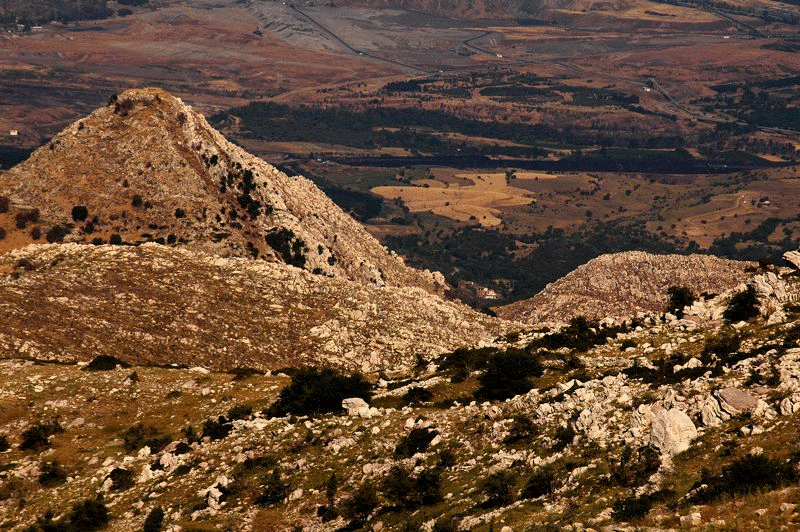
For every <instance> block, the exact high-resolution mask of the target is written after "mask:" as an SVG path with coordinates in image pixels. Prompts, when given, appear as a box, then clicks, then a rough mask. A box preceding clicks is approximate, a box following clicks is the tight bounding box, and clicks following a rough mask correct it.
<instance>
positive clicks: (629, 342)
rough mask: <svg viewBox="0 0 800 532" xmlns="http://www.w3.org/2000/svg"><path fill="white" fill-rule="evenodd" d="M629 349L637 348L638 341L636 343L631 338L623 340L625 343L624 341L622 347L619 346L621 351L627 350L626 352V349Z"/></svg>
mask: <svg viewBox="0 0 800 532" xmlns="http://www.w3.org/2000/svg"><path fill="white" fill-rule="evenodd" d="M629 347H636V341H634V340H631V339H630V338H626V339H625V340H623V341H622V343H621V344H620V346H619V350H620V351H625V350H626V349H628V348H629Z"/></svg>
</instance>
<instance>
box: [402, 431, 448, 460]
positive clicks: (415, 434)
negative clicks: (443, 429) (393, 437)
mask: <svg viewBox="0 0 800 532" xmlns="http://www.w3.org/2000/svg"><path fill="white" fill-rule="evenodd" d="M437 434H438V432H436V431H435V430H433V429H429V428H415V429H411V432H409V433H408V434H406V436H405V437H404V438H403V439H402V440H400V443H398V444H397V447H395V449H394V454H396V455H397V456H400V457H402V458H411V457H412V456H414V455H415V454H417V453H421V452H424V451H425V450H426V449H427V448H428V445H430V443H431V441H433V439H434V438H435V437H436V435H437Z"/></svg>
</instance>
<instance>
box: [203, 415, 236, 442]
mask: <svg viewBox="0 0 800 532" xmlns="http://www.w3.org/2000/svg"><path fill="white" fill-rule="evenodd" d="M232 430H233V425H231V424H230V423H228V422H227V421H226V420H225V418H224V417H222V416H220V417H219V418H218V419H216V420H215V419H206V420H205V421H204V422H203V438H206V437H207V438H211V441H217V440H221V439H223V438H227V437H228V434H230V433H231V431H232Z"/></svg>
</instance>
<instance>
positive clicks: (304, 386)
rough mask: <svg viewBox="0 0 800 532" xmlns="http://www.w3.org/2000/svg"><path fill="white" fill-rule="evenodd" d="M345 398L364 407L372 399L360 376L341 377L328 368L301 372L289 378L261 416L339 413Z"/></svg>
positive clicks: (365, 382) (369, 389)
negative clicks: (364, 402) (357, 399)
mask: <svg viewBox="0 0 800 532" xmlns="http://www.w3.org/2000/svg"><path fill="white" fill-rule="evenodd" d="M349 397H360V398H361V399H363V400H364V401H366V402H367V403H369V401H370V399H371V398H372V386H371V385H370V383H369V382H367V381H366V380H365V379H364V377H363V376H362V375H360V374H352V375H343V374H341V373H338V372H337V371H335V370H333V369H330V368H326V369H322V370H320V369H314V368H303V369H299V370H297V372H296V373H295V374H294V375H292V382H291V383H290V384H289V386H287V387H286V388H284V389H283V390H281V393H280V395H279V396H278V400H277V401H276V402H275V403H274V404H273V405H272V406H270V407H269V408H268V409H267V410H266V411H265V413H266V414H267V415H269V416H272V417H280V416H285V415H287V414H294V415H297V416H317V415H321V414H326V413H330V412H338V411H340V410H341V409H342V400H343V399H347V398H349Z"/></svg>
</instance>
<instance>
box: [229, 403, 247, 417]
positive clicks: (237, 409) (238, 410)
mask: <svg viewBox="0 0 800 532" xmlns="http://www.w3.org/2000/svg"><path fill="white" fill-rule="evenodd" d="M252 413H253V407H252V406H249V405H242V404H237V405H234V406H232V407H231V408H230V409H229V410H228V414H227V417H228V419H229V420H230V421H235V420H237V419H248V418H249V417H250V415H251V414H252Z"/></svg>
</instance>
